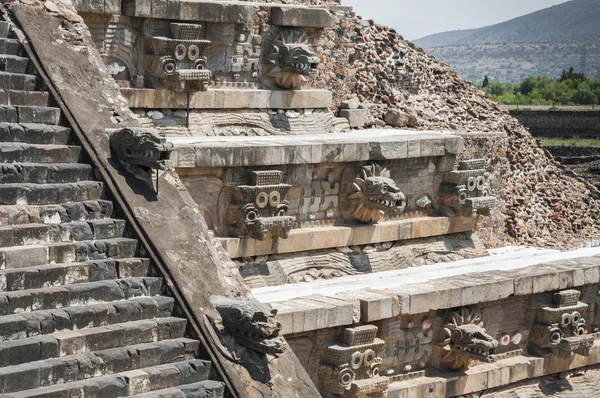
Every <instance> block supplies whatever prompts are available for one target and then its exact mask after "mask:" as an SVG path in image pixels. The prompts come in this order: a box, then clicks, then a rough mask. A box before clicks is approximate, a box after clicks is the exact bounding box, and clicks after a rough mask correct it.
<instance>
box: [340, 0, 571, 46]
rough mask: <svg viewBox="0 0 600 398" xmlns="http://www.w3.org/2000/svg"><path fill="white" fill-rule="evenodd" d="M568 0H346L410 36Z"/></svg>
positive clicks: (498, 18)
mask: <svg viewBox="0 0 600 398" xmlns="http://www.w3.org/2000/svg"><path fill="white" fill-rule="evenodd" d="M565 2H566V0H419V1H414V0H342V5H347V6H352V7H354V10H355V11H356V13H357V14H358V15H360V16H362V17H363V18H365V19H373V20H375V21H376V22H377V23H380V24H382V25H387V26H390V27H392V28H394V29H396V31H397V32H398V33H400V34H401V35H402V36H404V38H406V39H408V40H415V39H419V38H421V37H423V36H427V35H430V34H433V33H440V32H445V31H447V30H457V29H471V28H480V27H483V26H487V25H493V24H496V23H499V22H504V21H508V20H509V19H512V18H515V17H519V16H521V15H525V14H529V13H532V12H534V11H537V10H541V9H543V8H548V7H551V6H554V5H557V4H561V3H565Z"/></svg>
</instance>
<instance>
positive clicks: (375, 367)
mask: <svg viewBox="0 0 600 398" xmlns="http://www.w3.org/2000/svg"><path fill="white" fill-rule="evenodd" d="M369 373H370V375H371V377H372V378H375V377H379V365H376V364H373V365H371V371H370V372H369Z"/></svg>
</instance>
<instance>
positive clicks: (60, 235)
mask: <svg viewBox="0 0 600 398" xmlns="http://www.w3.org/2000/svg"><path fill="white" fill-rule="evenodd" d="M124 231H125V221H124V220H116V219H112V218H107V219H102V220H88V221H73V222H69V223H64V224H21V225H12V226H10V227H0V247H10V246H26V245H42V244H45V243H59V242H73V241H75V242H80V241H84V240H100V239H113V238H121V237H123V232H124Z"/></svg>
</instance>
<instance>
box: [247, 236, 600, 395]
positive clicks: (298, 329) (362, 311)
mask: <svg viewBox="0 0 600 398" xmlns="http://www.w3.org/2000/svg"><path fill="white" fill-rule="evenodd" d="M490 254H491V256H490V257H486V258H480V259H471V260H463V261H458V262H454V263H447V264H437V265H430V266H424V267H421V268H418V269H415V268H413V269H405V270H399V271H390V272H381V273H377V274H371V275H361V276H349V277H344V278H339V279H336V280H329V281H324V280H320V281H315V282H311V283H302V284H298V285H286V286H277V287H267V288H259V289H254V290H253V294H254V295H255V297H257V298H258V299H259V300H261V301H263V302H266V303H270V305H272V306H273V308H276V309H277V310H278V316H279V317H280V320H281V322H282V324H283V333H284V334H285V335H286V339H287V340H288V342H289V344H290V346H291V347H293V349H294V351H295V352H296V353H297V355H298V357H299V359H300V361H301V362H302V363H303V364H304V365H305V366H306V367H307V369H309V373H310V372H311V370H310V369H315V368H314V366H315V362H314V361H315V358H316V357H318V356H319V355H324V354H322V353H321V354H316V353H315V354H310V353H311V352H313V351H317V352H323V350H324V349H325V350H326V349H327V346H328V344H331V343H330V342H329V341H330V339H331V336H335V335H336V333H339V331H340V330H342V329H343V330H352V328H353V327H354V326H353V325H357V324H361V325H366V324H368V325H373V326H376V327H377V328H378V330H379V332H378V335H377V336H378V337H379V338H380V339H381V340H383V341H384V342H385V343H384V348H383V349H382V350H381V354H380V356H381V361H382V365H381V373H382V374H385V375H386V376H388V377H389V390H388V395H387V396H388V397H394V398H400V397H432V398H433V397H436V398H437V397H454V396H462V395H464V394H471V393H478V392H481V391H484V390H488V389H492V388H496V387H501V386H507V385H510V384H512V383H515V382H518V381H521V380H525V379H528V378H536V377H541V376H545V375H551V374H556V373H561V374H564V375H565V377H566V376H568V375H570V370H576V369H581V368H585V367H586V366H593V365H595V364H597V362H598V361H599V358H600V341H598V337H599V333H598V332H599V330H600V326H599V324H598V310H597V309H598V305H597V303H596V297H597V291H598V283H599V282H600V248H588V249H580V250H577V251H572V252H558V251H555V250H545V249H536V248H516V247H514V248H504V249H496V250H491V251H490ZM557 292H558V293H557ZM570 292H573V293H574V294H575V295H576V296H577V297H579V295H580V294H581V296H582V301H581V302H578V303H577V305H579V306H581V308H585V309H586V310H587V309H588V307H586V305H587V304H582V303H583V302H584V301H585V302H586V303H591V304H590V307H589V311H586V315H585V316H586V320H585V321H584V323H586V322H587V326H586V329H585V335H584V336H583V337H582V338H585V341H586V342H587V343H586V344H587V348H586V350H585V351H578V353H574V355H573V354H571V355H567V356H560V355H548V354H546V355H542V352H546V353H548V351H536V346H535V345H534V344H533V343H532V342H533V341H541V340H536V339H539V338H540V337H538V336H539V335H538V334H537V333H538V332H537V330H545V328H546V327H547V326H545V325H539V323H540V322H541V321H540V318H536V317H535V316H533V315H534V314H535V313H536V311H538V312H539V311H542V312H543V311H546V312H547V313H553V312H557V313H559V314H561V313H562V312H567V311H568V309H569V308H570V307H568V305H565V307H563V308H564V310H563V308H561V307H560V306H559V307H555V306H552V305H549V304H548V303H549V302H551V301H552V297H554V300H556V298H557V297H561V295H563V294H570ZM575 303H576V302H573V303H571V304H570V305H574V304H575ZM457 308H462V309H463V310H459V311H458V312H456V311H457V310H456V309H457ZM465 308H470V309H471V311H474V312H473V313H474V314H477V315H476V316H477V317H478V318H477V319H478V322H480V323H479V324H478V325H479V327H480V328H481V329H480V330H481V331H482V333H484V336H488V337H486V338H488V339H495V341H496V342H497V343H496V344H497V348H496V349H495V351H494V352H493V353H492V354H491V355H489V356H487V358H485V360H484V359H483V358H481V357H476V356H475V357H473V358H478V359H479V360H473V363H472V365H471V366H470V367H469V368H468V369H461V370H456V371H452V370H447V371H445V372H440V371H439V370H437V369H434V368H431V367H429V366H427V363H428V362H429V364H430V365H433V366H439V362H436V361H439V359H436V355H440V354H439V352H440V351H438V350H439V348H438V347H440V346H441V345H443V343H440V342H439V340H438V339H439V338H440V337H439V336H440V333H439V332H437V331H435V332H434V330H435V329H436V328H439V327H441V326H443V325H444V322H447V321H446V320H447V319H448V317H450V318H451V317H452V316H454V317H458V316H459V315H457V314H458V313H461V312H460V311H464V309H465ZM462 313H463V314H464V312H462ZM569 314H570V313H569ZM574 314H576V316H579V313H576V312H575V313H574ZM565 316H566V315H565ZM563 317H564V316H563ZM445 319H446V320H445ZM460 319H462V318H460ZM535 319H537V321H536V320H535ZM460 322H462V321H459V324H460ZM536 322H537V323H536ZM542 323H543V322H542ZM446 327H448V326H447V325H446ZM349 328H350V329H349ZM553 330H554V329H553ZM557 330H558V329H557ZM526 341H528V343H526ZM498 342H499V343H498ZM329 347H331V346H329ZM443 352H444V351H442V353H443ZM534 353H537V354H534ZM436 364H437V365H436ZM313 377H315V378H317V377H318V376H317V375H316V374H314V375H313Z"/></svg>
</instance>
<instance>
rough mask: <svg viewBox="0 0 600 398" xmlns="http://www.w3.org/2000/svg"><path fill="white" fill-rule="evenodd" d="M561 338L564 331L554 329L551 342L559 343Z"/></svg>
mask: <svg viewBox="0 0 600 398" xmlns="http://www.w3.org/2000/svg"><path fill="white" fill-rule="evenodd" d="M561 339H562V333H561V332H560V330H554V331H552V333H550V342H551V343H552V344H558V343H559V342H560V340H561Z"/></svg>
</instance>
